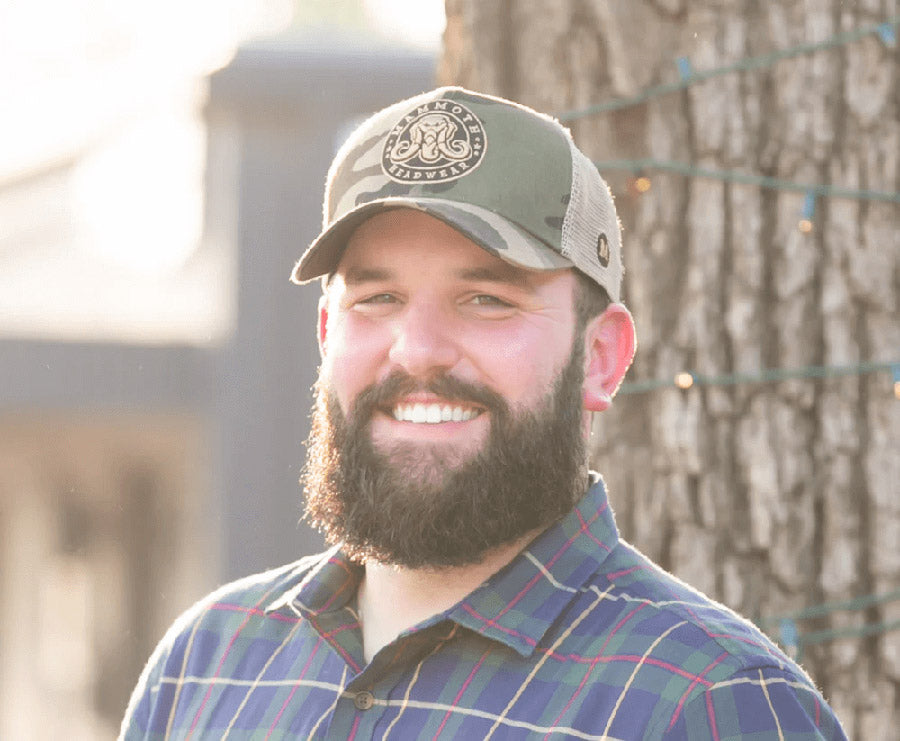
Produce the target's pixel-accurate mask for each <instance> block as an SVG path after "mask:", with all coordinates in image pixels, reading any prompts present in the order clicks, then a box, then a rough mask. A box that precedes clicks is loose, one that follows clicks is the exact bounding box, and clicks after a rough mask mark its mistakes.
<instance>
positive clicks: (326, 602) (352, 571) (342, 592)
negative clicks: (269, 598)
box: [266, 545, 363, 615]
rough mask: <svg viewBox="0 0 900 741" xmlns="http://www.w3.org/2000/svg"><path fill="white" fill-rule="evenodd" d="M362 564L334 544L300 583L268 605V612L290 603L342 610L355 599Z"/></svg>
mask: <svg viewBox="0 0 900 741" xmlns="http://www.w3.org/2000/svg"><path fill="white" fill-rule="evenodd" d="M362 574H363V567H362V566H360V565H359V564H357V563H354V562H352V561H350V559H348V558H347V556H346V555H345V554H344V553H343V552H342V551H341V549H340V545H335V546H332V547H331V548H329V549H328V550H327V551H325V552H324V553H322V554H321V555H320V556H318V557H317V558H316V559H315V560H314V561H313V562H312V564H311V565H310V567H309V569H308V571H306V573H305V574H303V575H302V578H301V579H300V581H299V582H298V583H297V584H294V585H293V586H291V587H290V588H289V589H287V590H286V591H285V592H283V593H282V594H281V595H280V596H279V597H278V598H277V599H276V600H275V601H273V602H271V603H270V604H269V605H268V607H266V612H271V611H273V610H279V609H281V608H285V607H289V608H290V609H292V610H295V611H296V610H297V608H299V609H301V610H304V611H306V612H309V613H312V614H314V615H318V614H319V613H323V612H330V611H332V610H339V609H341V608H343V607H345V606H346V605H347V603H348V602H350V601H351V600H353V599H355V597H356V590H357V587H359V582H360V580H361V578H362Z"/></svg>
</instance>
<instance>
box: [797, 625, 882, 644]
mask: <svg viewBox="0 0 900 741" xmlns="http://www.w3.org/2000/svg"><path fill="white" fill-rule="evenodd" d="M898 628H900V620H894V621H891V622H885V623H869V624H867V625H860V626H859V627H858V628H853V627H847V628H832V629H830V630H816V631H813V632H811V633H801V634H800V635H799V636H798V638H797V645H798V646H801V647H802V646H805V645H808V644H811V643H825V642H826V641H836V640H837V639H839V638H865V637H866V636H871V635H876V634H877V633H890V632H891V631H894V630H897V629H898Z"/></svg>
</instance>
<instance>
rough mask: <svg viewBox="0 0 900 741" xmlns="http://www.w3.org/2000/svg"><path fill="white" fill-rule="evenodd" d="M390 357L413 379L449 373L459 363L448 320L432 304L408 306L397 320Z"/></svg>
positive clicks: (456, 346) (457, 348) (456, 347)
mask: <svg viewBox="0 0 900 741" xmlns="http://www.w3.org/2000/svg"><path fill="white" fill-rule="evenodd" d="M388 357H389V359H390V361H391V364H392V365H393V366H395V367H397V368H401V369H403V370H405V371H406V372H407V373H408V374H409V375H410V376H413V377H418V378H428V377H430V376H432V375H434V374H436V373H439V372H441V371H446V370H449V369H450V368H452V367H453V366H454V365H456V363H457V361H458V360H459V347H458V345H457V342H456V339H455V338H454V337H453V333H452V328H451V327H450V322H449V318H448V317H446V316H444V315H443V314H442V312H441V311H440V310H439V308H438V307H436V306H433V305H431V304H424V303H423V304H408V305H407V306H406V308H405V309H404V310H403V312H402V314H401V315H400V316H398V317H397V320H396V324H395V326H394V336H393V341H392V344H391V349H390V352H389V353H388Z"/></svg>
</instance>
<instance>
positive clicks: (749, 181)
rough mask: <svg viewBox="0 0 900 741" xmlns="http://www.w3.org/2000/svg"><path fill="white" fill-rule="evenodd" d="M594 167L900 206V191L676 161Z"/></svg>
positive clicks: (624, 161) (598, 163)
mask: <svg viewBox="0 0 900 741" xmlns="http://www.w3.org/2000/svg"><path fill="white" fill-rule="evenodd" d="M594 165H595V166H596V167H597V169H598V170H599V171H600V172H601V173H602V172H603V171H604V170H626V171H628V172H632V173H643V172H647V171H649V170H657V171H663V172H673V173H676V174H678V175H685V176H687V177H697V178H706V179H708V180H724V181H728V182H732V183H740V184H743V185H756V186H759V187H761V188H771V189H776V190H786V191H795V192H798V193H807V194H813V195H814V196H822V197H829V198H847V199H852V200H868V201H885V202H888V203H900V192H897V191H894V192H890V191H881V190H855V189H853V188H844V187H841V186H837V185H810V184H807V183H797V182H794V181H792V180H785V179H783V178H775V177H770V176H768V175H754V174H751V173H744V172H737V171H735V170H710V169H708V168H703V167H696V166H695V165H691V164H689V163H687V162H675V161H671V160H657V159H634V160H629V159H614V160H597V161H595V162H594Z"/></svg>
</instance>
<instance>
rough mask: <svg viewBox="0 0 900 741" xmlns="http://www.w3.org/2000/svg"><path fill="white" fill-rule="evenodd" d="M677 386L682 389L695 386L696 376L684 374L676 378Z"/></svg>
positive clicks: (677, 375)
mask: <svg viewBox="0 0 900 741" xmlns="http://www.w3.org/2000/svg"><path fill="white" fill-rule="evenodd" d="M675 385H676V386H678V388H680V389H685V390H687V389H689V388H690V387H691V386H693V385H694V375H693V374H692V373H687V372H682V373H678V374H676V376H675Z"/></svg>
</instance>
